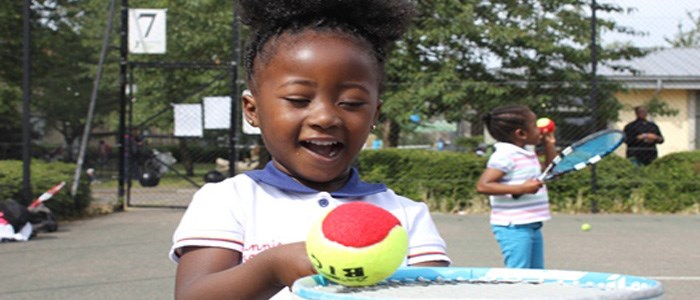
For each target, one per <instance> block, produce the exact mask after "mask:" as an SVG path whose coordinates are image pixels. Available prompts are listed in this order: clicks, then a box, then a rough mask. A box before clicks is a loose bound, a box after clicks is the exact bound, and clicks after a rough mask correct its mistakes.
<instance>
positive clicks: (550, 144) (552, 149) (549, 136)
mask: <svg viewBox="0 0 700 300" xmlns="http://www.w3.org/2000/svg"><path fill="white" fill-rule="evenodd" d="M556 142H557V140H556V138H555V137H554V132H549V133H546V134H543V135H542V145H543V146H544V164H543V165H542V170H544V168H546V167H547V166H548V165H549V164H550V163H552V160H554V158H555V157H556V156H557V148H556V146H555V144H556Z"/></svg>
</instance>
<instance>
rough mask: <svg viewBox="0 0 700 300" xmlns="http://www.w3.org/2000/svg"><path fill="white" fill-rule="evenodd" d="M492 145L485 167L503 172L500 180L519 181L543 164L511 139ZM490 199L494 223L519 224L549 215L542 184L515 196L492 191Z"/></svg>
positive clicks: (533, 153)
mask: <svg viewBox="0 0 700 300" xmlns="http://www.w3.org/2000/svg"><path fill="white" fill-rule="evenodd" d="M494 147H495V148H496V151H495V152H494V153H493V154H491V157H489V161H488V163H487V164H486V167H487V168H492V169H498V170H500V171H502V172H503V173H505V175H504V176H503V178H501V180H500V183H503V184H510V185H516V184H522V183H523V182H525V181H526V180H528V179H532V178H537V177H538V176H539V175H540V174H541V173H542V165H541V164H540V161H539V159H538V158H537V154H536V153H535V152H532V151H529V150H526V149H523V148H521V147H518V146H516V145H514V144H511V143H496V144H495V145H494ZM489 201H490V202H491V224H493V225H503V226H508V225H511V224H513V225H521V224H530V223H535V222H541V221H546V220H549V219H551V214H550V211H549V196H548V195H547V186H545V185H543V186H542V188H540V189H539V190H538V191H537V192H536V193H534V194H523V195H520V196H519V197H518V198H514V197H513V196H512V195H491V196H489Z"/></svg>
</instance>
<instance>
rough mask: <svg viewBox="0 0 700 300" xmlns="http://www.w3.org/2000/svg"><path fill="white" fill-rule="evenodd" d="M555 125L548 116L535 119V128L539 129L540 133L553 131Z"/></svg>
mask: <svg viewBox="0 0 700 300" xmlns="http://www.w3.org/2000/svg"><path fill="white" fill-rule="evenodd" d="M555 127H556V126H555V125H554V121H552V119H550V118H539V119H537V128H539V129H540V133H542V134H545V133H550V132H554V128H555Z"/></svg>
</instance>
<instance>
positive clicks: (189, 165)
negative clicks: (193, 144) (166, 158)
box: [178, 139, 194, 177]
mask: <svg viewBox="0 0 700 300" xmlns="http://www.w3.org/2000/svg"><path fill="white" fill-rule="evenodd" d="M178 146H179V148H180V159H182V166H183V167H185V174H187V176H190V177H192V176H194V163H193V162H192V154H191V153H190V149H189V148H187V139H178Z"/></svg>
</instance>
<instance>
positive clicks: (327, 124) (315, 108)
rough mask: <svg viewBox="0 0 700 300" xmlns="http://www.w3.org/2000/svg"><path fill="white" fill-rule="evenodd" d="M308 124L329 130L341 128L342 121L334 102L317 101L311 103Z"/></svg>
mask: <svg viewBox="0 0 700 300" xmlns="http://www.w3.org/2000/svg"><path fill="white" fill-rule="evenodd" d="M308 122H309V124H310V125H311V126H313V127H319V128H322V129H328V128H332V127H336V126H340V125H341V124H342V119H341V117H340V112H339V111H338V107H337V106H336V105H335V102H334V101H329V100H316V101H312V102H311V110H310V112H309V116H308Z"/></svg>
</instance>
